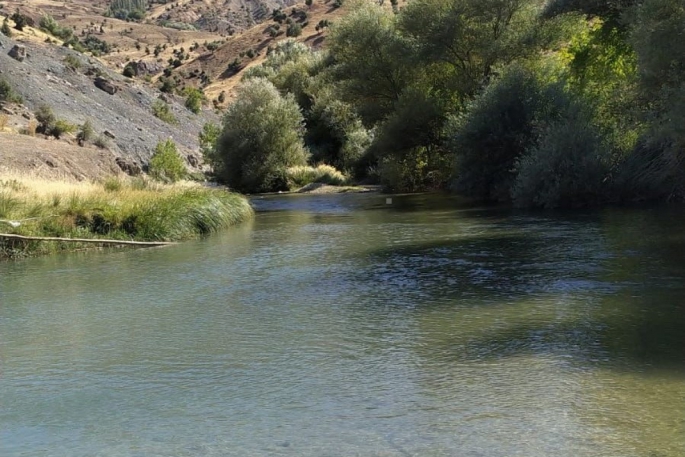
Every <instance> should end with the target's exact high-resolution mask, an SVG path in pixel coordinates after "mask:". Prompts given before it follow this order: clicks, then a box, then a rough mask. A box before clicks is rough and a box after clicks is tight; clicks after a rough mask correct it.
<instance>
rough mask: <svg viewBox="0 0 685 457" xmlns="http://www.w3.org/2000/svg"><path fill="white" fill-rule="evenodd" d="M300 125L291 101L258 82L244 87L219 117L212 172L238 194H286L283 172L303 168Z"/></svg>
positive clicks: (249, 82)
mask: <svg viewBox="0 0 685 457" xmlns="http://www.w3.org/2000/svg"><path fill="white" fill-rule="evenodd" d="M302 123H303V118H302V113H301V112H300V110H299V108H298V106H297V103H295V100H294V99H293V97H292V96H285V97H283V96H281V94H280V93H279V92H278V90H277V89H276V87H274V85H273V84H271V83H270V82H269V81H267V80H265V79H262V78H256V79H252V80H248V81H246V82H244V83H243V84H242V85H241V86H239V88H238V89H237V93H236V99H235V100H234V101H233V103H231V105H229V107H228V109H227V110H226V114H225V116H224V120H223V129H222V133H221V138H220V139H219V141H218V143H217V150H216V157H215V160H214V161H213V165H214V170H215V173H216V174H217V176H218V177H219V178H220V179H221V180H223V181H224V182H225V183H226V184H228V185H229V186H231V187H233V188H235V189H237V190H239V191H243V192H267V191H274V190H285V189H287V179H286V169H287V168H289V167H292V166H295V165H305V164H306V163H307V153H306V150H305V148H304V142H303V125H302Z"/></svg>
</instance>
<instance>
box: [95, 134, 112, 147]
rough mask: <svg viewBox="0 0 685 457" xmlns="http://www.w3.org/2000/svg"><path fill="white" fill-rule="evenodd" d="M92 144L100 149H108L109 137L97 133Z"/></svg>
mask: <svg viewBox="0 0 685 457" xmlns="http://www.w3.org/2000/svg"><path fill="white" fill-rule="evenodd" d="M93 144H94V145H95V146H96V147H98V148H100V149H109V138H107V137H106V136H104V135H98V137H97V138H95V140H93Z"/></svg>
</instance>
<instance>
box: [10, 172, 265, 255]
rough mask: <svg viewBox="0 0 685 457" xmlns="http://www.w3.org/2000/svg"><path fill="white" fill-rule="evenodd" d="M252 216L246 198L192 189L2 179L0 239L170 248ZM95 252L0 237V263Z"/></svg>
mask: <svg viewBox="0 0 685 457" xmlns="http://www.w3.org/2000/svg"><path fill="white" fill-rule="evenodd" d="M252 216H253V210H252V207H251V206H250V204H249V202H248V201H247V199H246V198H245V197H243V196H241V195H238V194H234V193H230V192H227V191H225V190H222V189H210V188H206V187H202V186H200V185H199V184H195V183H180V184H175V185H165V184H160V183H156V182H153V181H150V180H147V179H143V178H108V179H106V180H103V181H99V182H74V181H68V180H45V179H41V178H37V177H32V176H24V175H21V174H18V175H13V174H4V175H0V234H9V235H20V236H23V237H50V238H64V239H84V240H85V239H89V240H90V239H93V240H97V239H107V240H113V241H116V240H121V241H140V242H174V241H184V240H188V239H192V238H197V237H199V236H202V235H205V234H209V233H213V232H216V231H219V230H221V229H224V228H227V227H230V226H232V225H235V224H238V223H240V222H243V221H245V220H247V219H250V218H251V217H252ZM103 244H104V243H103ZM93 246H98V244H97V243H96V244H93V243H92V242H85V241H84V242H72V241H69V240H64V241H38V240H26V239H20V238H16V237H2V235H0V259H8V258H20V257H27V256H34V255H43V254H49V253H53V252H58V251H69V250H81V249H86V248H92V247H93Z"/></svg>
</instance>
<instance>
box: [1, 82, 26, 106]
mask: <svg viewBox="0 0 685 457" xmlns="http://www.w3.org/2000/svg"><path fill="white" fill-rule="evenodd" d="M23 102H24V99H23V98H22V97H21V95H19V94H18V93H16V92H15V91H14V89H12V86H10V83H9V82H7V80H6V79H5V78H1V77H0V105H2V104H3V103H23Z"/></svg>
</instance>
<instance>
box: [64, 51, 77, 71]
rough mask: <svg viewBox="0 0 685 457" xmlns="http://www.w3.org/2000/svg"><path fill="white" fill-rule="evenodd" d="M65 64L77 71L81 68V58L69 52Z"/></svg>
mask: <svg viewBox="0 0 685 457" xmlns="http://www.w3.org/2000/svg"><path fill="white" fill-rule="evenodd" d="M64 65H65V66H66V67H67V68H70V69H72V70H74V71H75V70H78V69H79V68H81V60H80V59H79V58H78V57H76V56H74V55H71V54H69V55H68V56H66V57H65V58H64Z"/></svg>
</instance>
